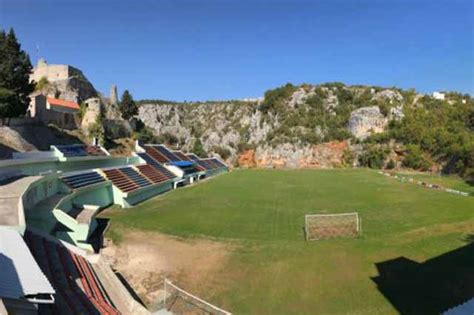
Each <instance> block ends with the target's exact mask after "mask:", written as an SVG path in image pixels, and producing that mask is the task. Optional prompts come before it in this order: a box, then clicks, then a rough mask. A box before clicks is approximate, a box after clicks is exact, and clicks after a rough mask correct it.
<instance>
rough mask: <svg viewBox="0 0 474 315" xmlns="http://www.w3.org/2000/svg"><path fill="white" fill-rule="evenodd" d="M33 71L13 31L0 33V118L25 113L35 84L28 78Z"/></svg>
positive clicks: (28, 58)
mask: <svg viewBox="0 0 474 315" xmlns="http://www.w3.org/2000/svg"><path fill="white" fill-rule="evenodd" d="M32 69H33V67H32V65H31V61H30V57H29V56H28V54H27V53H26V52H25V51H23V50H22V49H21V45H20V43H18V40H17V38H16V35H15V32H14V31H13V29H10V31H9V32H8V34H7V33H5V31H4V30H1V31H0V117H1V118H2V119H4V118H10V117H18V116H21V115H24V114H25V113H26V109H27V108H28V105H29V103H30V98H29V95H30V93H31V92H33V91H34V87H35V84H34V82H30V79H29V76H30V73H31V70H32Z"/></svg>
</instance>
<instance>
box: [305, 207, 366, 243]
mask: <svg viewBox="0 0 474 315" xmlns="http://www.w3.org/2000/svg"><path fill="white" fill-rule="evenodd" d="M304 229H305V236H306V240H307V241H316V240H324V239H329V238H335V237H358V236H359V235H361V234H362V230H361V220H360V218H359V214H358V213H357V212H351V213H335V214H307V215H305V227H304Z"/></svg>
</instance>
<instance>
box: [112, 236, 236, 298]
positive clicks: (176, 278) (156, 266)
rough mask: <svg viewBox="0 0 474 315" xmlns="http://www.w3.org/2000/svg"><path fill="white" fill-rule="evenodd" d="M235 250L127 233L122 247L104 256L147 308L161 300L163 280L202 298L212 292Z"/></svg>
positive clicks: (203, 241)
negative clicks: (201, 293)
mask: <svg viewBox="0 0 474 315" xmlns="http://www.w3.org/2000/svg"><path fill="white" fill-rule="evenodd" d="M231 251H232V246H231V245H228V244H224V243H220V242H216V241H212V240H206V239H201V240H197V239H193V240H187V239H186V240H184V239H179V238H175V237H171V236H168V235H164V234H160V233H156V232H141V231H127V232H124V235H123V241H121V243H120V245H119V246H115V245H113V244H109V245H108V246H107V247H106V248H105V249H104V250H103V255H104V256H106V257H107V258H108V259H109V261H110V262H111V263H112V266H113V267H114V269H115V270H116V271H118V272H119V273H120V274H121V275H122V276H123V277H124V278H125V279H126V280H127V282H128V283H129V284H130V286H131V287H132V288H133V289H134V290H135V292H136V293H137V294H138V295H139V297H140V298H141V299H142V300H143V302H145V303H146V304H147V305H152V304H153V303H154V302H155V301H156V300H157V299H158V298H159V293H160V292H159V290H160V289H162V288H163V282H162V280H163V277H167V278H168V279H170V280H171V281H173V282H174V283H175V284H177V285H179V286H180V287H182V288H183V289H185V290H187V291H189V292H191V293H196V294H199V293H200V292H206V291H207V292H209V291H212V288H211V286H212V285H213V281H212V280H213V279H215V278H216V277H218V276H219V273H220V272H222V269H223V268H222V267H223V266H224V265H225V263H226V262H227V260H228V258H229V256H230V253H231Z"/></svg>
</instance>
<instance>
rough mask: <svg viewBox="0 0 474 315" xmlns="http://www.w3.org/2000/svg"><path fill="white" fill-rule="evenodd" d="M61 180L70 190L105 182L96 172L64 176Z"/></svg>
mask: <svg viewBox="0 0 474 315" xmlns="http://www.w3.org/2000/svg"><path fill="white" fill-rule="evenodd" d="M61 179H62V180H63V182H64V183H66V185H68V186H69V187H70V188H72V189H78V188H81V187H86V186H89V185H93V184H97V183H100V182H103V181H105V179H104V178H103V177H102V176H101V175H100V174H99V173H97V172H87V173H81V174H77V175H71V176H64V177H62V178H61Z"/></svg>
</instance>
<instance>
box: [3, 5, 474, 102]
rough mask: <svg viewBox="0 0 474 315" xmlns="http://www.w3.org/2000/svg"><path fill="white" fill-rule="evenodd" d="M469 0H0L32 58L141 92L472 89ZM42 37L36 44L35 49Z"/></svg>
mask: <svg viewBox="0 0 474 315" xmlns="http://www.w3.org/2000/svg"><path fill="white" fill-rule="evenodd" d="M473 6H474V1H472V0H446V1H437V0H396V1H395V0H353V1H350V0H345V1H343V0H321V1H299V0H292V1H290V0H286V1H283V0H273V1H270V0H267V1H261V0H253V1H250V0H240V1H238V0H220V1H218V0H214V1H210V0H202V1H197V0H194V1H192V0H187V1H181V0H169V1H160V0H149V1H145V0H129V1H125V0H111V1H106V0H82V1H80V0H0V29H8V28H10V27H13V28H14V30H15V32H16V34H17V37H18V39H19V41H20V42H21V44H22V48H23V49H25V50H26V51H27V52H28V53H29V55H30V57H31V61H32V63H33V64H36V62H37V60H38V59H39V57H44V58H45V59H46V60H47V61H48V63H50V64H70V65H72V66H75V67H77V68H79V69H81V70H82V71H83V72H84V74H85V75H86V77H87V78H88V79H89V80H90V81H91V82H92V84H93V85H94V86H95V87H96V88H97V89H98V90H99V91H101V92H103V93H105V94H108V93H109V90H110V86H111V84H117V85H118V88H119V93H121V92H122V91H123V90H124V89H128V90H130V92H131V93H132V95H133V96H134V98H135V99H145V98H146V99H152V98H153V99H167V100H176V101H184V100H187V101H193V100H194V101H196V100H224V99H241V98H252V97H260V96H263V94H264V92H265V91H266V90H268V89H272V88H275V87H277V86H281V85H283V84H285V83H287V82H291V83H294V84H300V83H312V84H318V83H324V82H333V81H340V82H344V83H346V84H370V85H377V86H397V87H401V88H415V89H416V90H418V91H420V92H422V93H431V92H433V91H437V90H454V91H459V92H462V93H470V94H471V95H474V8H473ZM38 48H39V49H38Z"/></svg>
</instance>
